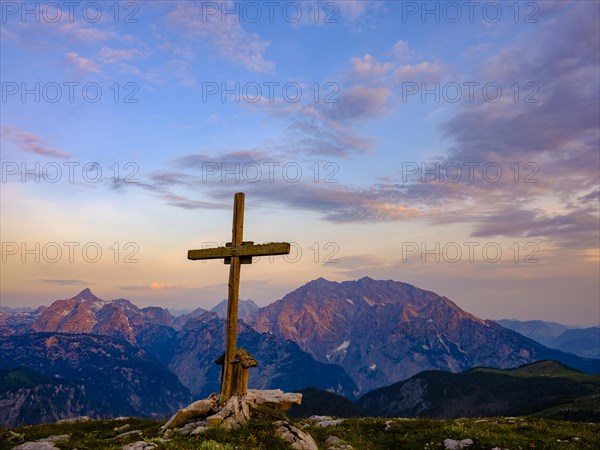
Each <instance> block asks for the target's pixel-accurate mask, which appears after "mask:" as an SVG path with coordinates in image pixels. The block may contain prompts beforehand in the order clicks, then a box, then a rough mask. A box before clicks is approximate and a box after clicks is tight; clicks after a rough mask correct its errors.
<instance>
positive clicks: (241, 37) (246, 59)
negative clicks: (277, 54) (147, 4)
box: [168, 2, 275, 72]
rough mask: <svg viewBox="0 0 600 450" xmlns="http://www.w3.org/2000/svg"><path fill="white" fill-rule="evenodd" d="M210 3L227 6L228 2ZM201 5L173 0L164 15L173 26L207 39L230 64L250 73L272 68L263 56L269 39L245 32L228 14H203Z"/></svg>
mask: <svg viewBox="0 0 600 450" xmlns="http://www.w3.org/2000/svg"><path fill="white" fill-rule="evenodd" d="M214 5H215V6H218V7H219V8H228V9H231V2H223V3H220V4H217V3H214ZM203 8H204V7H203V5H201V4H196V3H191V2H177V4H176V6H175V8H174V9H173V10H172V11H171V12H170V13H169V15H168V18H169V21H170V22H171V23H172V24H173V25H174V26H175V27H177V29H182V30H184V31H185V32H186V33H187V35H189V36H190V37H192V38H193V39H197V38H198V37H201V38H205V39H207V40H208V41H209V42H210V44H211V45H212V46H213V47H214V48H215V49H216V51H217V52H218V53H220V54H221V55H222V56H223V57H225V58H226V59H228V60H230V61H232V62H233V63H236V64H240V65H242V66H244V67H245V68H246V69H248V70H251V71H253V72H273V71H274V70H275V63H274V62H272V61H269V60H267V59H266V58H265V52H266V50H267V48H268V46H269V44H270V43H269V41H267V40H265V39H262V38H261V37H260V36H259V35H258V34H256V33H250V32H247V31H245V30H244V29H243V28H242V25H241V21H239V20H238V21H236V20H234V18H233V17H231V16H228V18H227V20H221V16H220V14H206V12H205V11H204V12H203Z"/></svg>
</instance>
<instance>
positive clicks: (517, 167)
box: [0, 1, 600, 326]
mask: <svg viewBox="0 0 600 450" xmlns="http://www.w3.org/2000/svg"><path fill="white" fill-rule="evenodd" d="M599 5H600V3H598V2H593V1H590V2H587V1H586V2H583V1H579V2H563V1H543V2H531V1H526V2H513V1H511V2H420V1H416V2H413V1H404V2H400V1H387V2H384V1H381V2H380V1H337V2H314V1H307V2H285V1H278V2H231V1H221V2H196V1H169V2H167V1H165V2H163V1H122V2H114V1H107V2H103V1H96V2H85V1H81V2H12V1H2V2H1V8H2V9H1V14H2V15H1V23H0V26H1V69H0V75H1V90H2V92H1V95H2V98H1V103H0V107H1V163H2V181H1V183H0V188H1V201H2V203H1V211H0V212H1V230H0V234H1V241H2V261H1V289H0V294H1V297H0V298H1V305H2V306H10V307H22V306H37V305H41V304H45V305H48V304H50V303H51V302H52V301H54V300H56V299H62V298H69V297H72V296H73V295H75V294H76V293H77V292H79V291H80V290H82V289H84V288H86V287H89V288H90V289H91V290H92V291H93V292H94V293H95V294H96V295H98V296H99V297H101V298H103V299H107V300H108V299H114V298H127V299H130V300H131V301H133V302H134V303H135V304H137V305H139V306H149V305H154V306H162V307H166V308H173V309H193V308H196V307H204V308H207V307H210V306H212V305H214V304H216V303H217V302H219V301H220V300H222V299H223V298H225V297H226V295H227V279H228V267H229V266H227V265H224V264H223V263H222V262H220V261H206V262H202V261H189V260H187V251H188V250H190V249H198V248H207V247H211V246H218V245H223V244H224V243H225V242H227V241H229V240H231V221H232V218H231V216H232V205H233V195H234V193H235V192H245V193H246V213H245V224H244V239H245V240H251V241H254V242H255V243H266V242H290V243H291V248H292V252H291V253H290V255H288V256H285V257H284V256H276V257H271V258H262V259H260V260H255V261H254V263H253V264H252V265H244V266H242V277H241V287H240V297H241V298H244V299H245V298H251V299H253V300H255V301H256V302H257V303H258V304H259V305H266V304H268V303H270V302H273V301H275V300H277V299H279V298H281V297H282V296H284V295H285V294H286V293H287V292H290V291H292V290H294V289H295V288H297V287H299V286H301V285H303V284H305V283H307V282H309V281H310V280H313V279H315V278H318V277H323V278H326V279H328V280H333V281H338V282H341V281H345V280H353V279H359V278H362V277H364V276H369V277H371V278H374V279H393V280H397V281H402V282H406V283H410V284H413V285H415V286H417V287H420V288H423V289H427V290H432V291H434V292H436V293H438V294H440V295H443V296H446V297H448V298H450V299H451V300H453V301H454V302H455V303H457V304H458V305H459V306H460V307H461V308H463V309H465V310H467V311H469V312H471V313H473V314H475V315H478V316H479V317H482V318H484V319H499V318H518V319H523V320H529V319H543V320H551V321H557V322H561V323H566V324H572V325H580V326H593V325H599V324H600V301H599V298H600V276H599V273H600V260H599V257H600V255H599V228H600V223H599V195H600V194H599V192H600V190H599V186H600V180H599V173H600V160H599V155H600V152H599V125H598V124H599V123H600V106H599V93H600V92H599V91H600V89H599V66H600V64H599V54H600V48H599V47H600V44H599V38H598V36H599V32H600V31H599V29H600V25H599V23H600V11H599V8H600V6H599Z"/></svg>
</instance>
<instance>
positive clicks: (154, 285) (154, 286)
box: [119, 281, 190, 291]
mask: <svg viewBox="0 0 600 450" xmlns="http://www.w3.org/2000/svg"><path fill="white" fill-rule="evenodd" d="M189 288H190V287H189V286H187V285H184V284H171V283H163V282H160V281H152V282H151V283H150V284H146V285H129V286H120V287H119V289H123V290H125V291H148V290H149V291H162V290H181V289H189Z"/></svg>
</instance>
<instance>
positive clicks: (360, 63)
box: [351, 53, 394, 80]
mask: <svg viewBox="0 0 600 450" xmlns="http://www.w3.org/2000/svg"><path fill="white" fill-rule="evenodd" d="M351 61H352V70H353V71H354V73H355V74H356V76H357V78H359V79H365V80H368V79H373V78H375V79H378V78H381V77H382V76H384V75H386V74H388V73H389V72H390V71H391V70H392V69H393V67H394V65H393V64H392V63H389V62H388V63H382V62H379V61H378V60H377V59H375V58H373V56H371V55H369V54H368V53H366V54H365V55H364V56H363V57H362V58H361V57H354V58H352V60H351Z"/></svg>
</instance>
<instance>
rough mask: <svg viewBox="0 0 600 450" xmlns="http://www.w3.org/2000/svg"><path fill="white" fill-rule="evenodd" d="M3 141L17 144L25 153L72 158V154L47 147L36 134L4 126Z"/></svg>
mask: <svg viewBox="0 0 600 450" xmlns="http://www.w3.org/2000/svg"><path fill="white" fill-rule="evenodd" d="M2 139H6V140H9V141H11V142H13V143H15V144H16V145H17V147H18V148H19V149H20V150H22V151H24V152H30V153H36V154H38V155H42V156H48V157H55V158H61V159H67V158H69V157H70V156H71V154H70V153H66V152H63V151H60V150H55V149H53V148H50V147H47V146H46V145H45V144H44V141H43V140H42V138H40V137H39V136H36V135H35V134H32V133H28V132H26V131H21V130H18V129H16V128H14V127H11V126H8V125H2Z"/></svg>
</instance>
